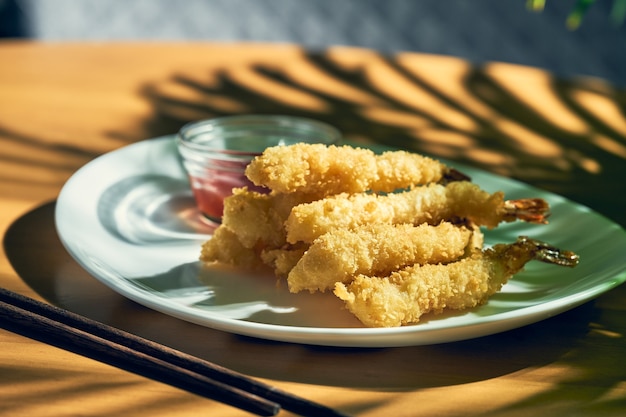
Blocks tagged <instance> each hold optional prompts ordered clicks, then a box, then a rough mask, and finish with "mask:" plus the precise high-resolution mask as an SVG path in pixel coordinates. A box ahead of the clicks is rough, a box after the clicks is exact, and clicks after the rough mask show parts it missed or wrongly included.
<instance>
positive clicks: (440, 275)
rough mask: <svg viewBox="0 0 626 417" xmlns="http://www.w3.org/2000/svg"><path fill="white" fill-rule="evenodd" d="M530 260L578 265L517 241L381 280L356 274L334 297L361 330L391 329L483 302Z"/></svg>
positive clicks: (568, 256)
mask: <svg viewBox="0 0 626 417" xmlns="http://www.w3.org/2000/svg"><path fill="white" fill-rule="evenodd" d="M531 260H539V261H542V262H547V263H553V264H556V265H561V266H569V267H573V266H576V265H577V264H578V256H577V255H576V254H574V253H572V252H569V251H561V250H559V249H557V248H554V247H551V246H549V245H547V244H545V243H543V242H539V241H535V240H532V239H529V238H527V237H520V238H519V239H518V240H517V242H515V243H512V244H498V245H495V246H494V247H493V248H489V249H485V250H484V251H482V252H479V253H476V254H474V255H472V256H470V257H468V258H464V259H461V260H459V261H456V262H453V263H450V264H447V265H442V264H439V265H436V264H427V265H415V266H411V267H408V268H405V269H403V270H399V271H396V272H393V273H392V274H391V275H389V276H388V277H385V278H379V277H373V276H366V275H359V276H357V277H356V278H355V279H354V280H353V281H352V282H351V283H350V284H347V285H346V284H343V283H337V284H336V285H335V291H334V293H335V295H336V296H337V297H339V298H340V299H342V300H343V301H345V303H346V307H347V308H348V310H350V311H351V312H352V313H353V314H354V315H355V316H356V317H357V318H358V319H359V320H360V321H361V322H362V323H363V324H365V325H366V326H370V327H396V326H401V325H405V324H410V323H417V322H418V321H419V319H420V317H421V316H422V315H423V314H425V313H429V312H432V313H441V312H442V311H443V310H444V309H445V308H449V309H456V310H460V309H466V308H472V307H476V306H478V305H481V304H484V303H485V302H486V301H487V299H488V298H489V297H490V296H492V295H493V294H495V293H496V292H497V291H499V290H500V288H501V287H502V286H503V285H504V284H505V283H506V282H507V281H508V280H509V279H510V278H511V277H512V276H513V275H515V274H516V273H518V272H519V271H521V270H522V269H523V268H524V266H525V265H526V263H527V262H529V261H531Z"/></svg>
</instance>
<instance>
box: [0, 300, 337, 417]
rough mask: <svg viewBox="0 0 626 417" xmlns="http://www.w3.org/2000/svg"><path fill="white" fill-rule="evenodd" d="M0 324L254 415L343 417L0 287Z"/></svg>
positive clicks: (1, 326)
mask: <svg viewBox="0 0 626 417" xmlns="http://www.w3.org/2000/svg"><path fill="white" fill-rule="evenodd" d="M0 328H4V329H5V330H8V331H11V332H13V333H16V334H20V335H22V336H26V337H28V338H31V339H34V340H37V341H40V342H43V343H46V344H49V345H52V346H56V347H58V348H61V349H64V350H68V351H71V352H74V353H77V354H79V355H82V356H86V357H89V358H92V359H95V360H98V361H100V362H103V363H106V364H109V365H113V366H115V367H118V368H120V369H124V370H126V371H129V372H132V373H135V374H138V375H142V376H145V377H148V378H150V379H154V380H157V381H160V382H163V383H166V384H169V385H172V386H174V387H177V388H180V389H183V390H185V391H188V392H191V393H194V394H197V395H200V396H202V397H206V398H209V399H212V400H215V401H219V402H222V403H224V404H228V405H231V406H234V407H237V408H240V409H242V410H245V411H248V412H251V413H253V414H257V415H259V416H274V415H276V414H278V412H279V411H280V410H281V408H282V409H285V410H289V411H291V412H293V413H295V414H298V415H301V416H316V417H346V415H345V414H342V413H340V412H338V411H336V410H333V409H331V408H328V407H326V406H324V405H321V404H317V403H314V402H312V401H309V400H306V399H303V398H300V397H298V396H295V395H292V394H289V393H287V392H285V391H282V390H279V389H277V388H275V387H272V386H270V385H267V384H264V383H261V382H259V381H256V380H254V379H252V378H250V377H247V376H245V375H243V374H240V373H237V372H235V371H233V370H230V369H227V368H224V367H222V366H219V365H216V364H213V363H211V362H208V361H205V360H202V359H199V358H197V357H195V356H191V355H188V354H186V353H183V352H180V351H177V350H175V349H172V348H169V347H167V346H163V345H160V344H158V343H155V342H152V341H150V340H147V339H143V338H141V337H138V336H135V335H132V334H130V333H127V332H124V331H122V330H119V329H116V328H113V327H111V326H107V325H105V324H103V323H100V322H97V321H94V320H90V319H88V318H86V317H83V316H80V315H78V314H74V313H72V312H69V311H67V310H63V309H61V308H58V307H55V306H52V305H49V304H45V303H42V302H39V301H36V300H34V299H31V298H28V297H25V296H22V295H20V294H16V293H14V292H11V291H8V290H6V289H3V288H0Z"/></svg>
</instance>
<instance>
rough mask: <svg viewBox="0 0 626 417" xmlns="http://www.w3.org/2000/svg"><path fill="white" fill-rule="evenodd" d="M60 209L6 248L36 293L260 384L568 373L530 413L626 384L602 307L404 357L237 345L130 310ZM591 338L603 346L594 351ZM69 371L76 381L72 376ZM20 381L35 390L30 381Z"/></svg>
mask: <svg viewBox="0 0 626 417" xmlns="http://www.w3.org/2000/svg"><path fill="white" fill-rule="evenodd" d="M54 208H55V204H54V203H49V204H46V205H43V206H41V207H39V208H37V209H35V210H33V211H31V212H29V213H27V214H25V215H24V216H23V217H21V218H20V219H18V220H17V221H16V222H15V223H14V224H13V225H12V226H11V228H10V229H9V231H8V233H7V234H6V236H5V239H4V248H5V251H6V253H7V256H8V259H9V260H10V262H11V264H12V266H13V268H14V269H15V270H16V272H17V273H18V274H19V275H20V277H22V279H23V280H24V282H25V283H26V284H27V285H29V286H30V287H31V288H32V289H33V290H34V291H35V292H37V293H38V294H39V295H41V296H42V297H43V298H45V299H46V300H48V301H49V302H51V303H53V304H55V305H58V306H60V307H62V308H65V309H68V310H70V311H73V312H75V313H78V314H81V315H84V316H86V317H89V318H92V319H95V320H98V321H101V322H103V323H107V324H109V325H112V326H114V327H118V328H121V329H123V330H126V331H129V332H131V333H134V334H138V335H140V336H143V337H145V338H147V339H150V340H154V341H157V342H159V343H162V344H165V345H168V346H171V347H174V348H177V349H179V350H182V351H184V352H188V353H190V354H193V355H196V356H198V357H201V358H205V359H207V360H210V361H213V362H215V363H217V364H219V365H222V366H226V367H228V368H231V369H234V370H236V371H239V372H242V373H245V374H248V375H251V376H253V377H260V378H269V379H274V380H278V381H293V382H298V383H305V384H317V385H323V386H337V387H347V388H353V389H375V390H380V391H381V392H403V391H411V390H415V389H421V388H432V387H444V386H457V385H463V384H470V383H474V382H480V381H487V380H491V379H494V378H499V377H503V378H506V376H507V375H509V374H513V373H520V372H522V373H524V372H529V371H530V370H532V369H538V368H541V367H543V366H549V365H552V364H556V366H560V367H564V368H567V371H566V372H563V373H562V374H563V375H564V376H563V377H562V378H563V379H562V380H557V381H554V383H553V384H551V386H552V387H553V388H552V390H550V391H547V392H542V393H540V394H537V397H536V398H531V399H527V400H526V401H528V407H529V408H532V405H534V404H536V403H537V402H547V401H552V400H553V399H555V398H556V399H559V400H562V401H570V400H576V399H577V398H576V394H575V393H574V392H573V391H572V390H571V386H572V385H573V386H576V384H581V383H584V381H585V380H586V379H591V380H594V381H602V384H603V386H601V387H597V388H598V391H597V397H596V398H594V399H592V400H596V401H597V400H598V399H601V398H602V396H603V394H604V393H606V392H608V391H610V390H611V389H612V388H614V387H616V386H617V385H618V384H620V383H621V382H622V381H621V378H622V373H621V372H620V371H619V370H616V367H615V362H614V360H615V359H616V358H617V356H618V355H619V352H624V351H625V350H626V344H625V339H624V337H623V335H624V334H626V328H624V326H623V323H622V322H621V321H619V320H617V319H616V317H612V316H610V314H613V312H615V314H618V313H619V311H617V310H614V309H605V310H603V311H605V312H606V313H603V314H604V315H603V316H598V312H599V310H597V309H596V308H595V306H594V305H595V302H589V303H586V304H584V305H582V306H580V307H577V308H575V309H573V310H571V311H569V312H566V313H563V314H561V315H559V316H557V317H554V318H550V319H547V320H544V321H542V322H539V323H536V324H533V325H529V326H526V327H523V328H520V329H516V330H511V331H507V332H504V333H500V334H497V335H493V336H486V337H481V338H477V339H473V340H467V341H460V342H454V343H447V344H440V345H431V346H414V347H400V348H335V347H320V346H308V345H298V344H290V343H281V342H273V341H267V340H260V339H255V338H250V337H242V336H236V335H232V334H229V333H224V332H220V331H216V330H212V329H209V328H205V327H202V326H197V325H194V324H191V323H187V322H184V321H181V320H178V319H175V318H172V317H169V316H166V315H164V314H161V313H158V312H155V311H153V310H150V309H148V308H144V307H142V306H139V305H138V304H136V303H134V302H132V301H129V300H128V299H126V298H124V297H122V296H120V295H118V294H117V293H115V292H113V291H112V290H110V289H109V288H107V287H105V286H104V285H103V284H101V283H99V281H97V280H96V279H94V278H93V277H91V276H90V275H89V274H88V273H87V272H86V271H84V270H83V269H82V268H81V267H80V266H79V265H78V264H77V263H76V262H75V261H74V260H73V259H72V258H71V257H70V256H69V255H68V254H67V253H66V252H65V250H64V248H63V246H62V244H61V242H60V241H59V238H58V236H57V234H56V231H55V228H54V220H53V218H54ZM35 235H36V236H37V238H36V239H33V236H35ZM27 245H28V246H29V247H30V248H31V256H30V257H28V258H26V257H24V256H22V255H21V251H20V250H19V249H17V248H23V247H26V246H27ZM35 260H36V261H35ZM607 297H608V298H607ZM611 297H613V298H611ZM620 297H621V298H622V299H623V297H624V288H622V287H619V288H618V289H616V290H614V291H613V292H611V293H609V294H607V295H605V296H604V297H602V298H601V301H600V302H604V303H606V302H607V301H602V300H607V299H608V302H609V303H610V302H612V301H611V300H612V299H614V300H615V302H616V303H617V301H618V300H619V299H620ZM590 339H593V340H595V341H594V343H593V344H591V343H590V342H589V340H590ZM277 355H278V356H279V357H280V358H281V360H280V361H279V362H278V361H276V357H277ZM64 372H67V373H68V375H67V376H68V377H72V372H73V371H72V370H71V369H69V370H67V371H64ZM56 377H57V378H62V376H59V375H57V376H56ZM20 378H23V379H24V380H23V381H21V382H24V383H28V378H29V376H28V374H27V373H24V375H22V376H21V377H20ZM13 382H15V381H13ZM33 382H34V381H33ZM1 384H2V383H0V385H1ZM90 386H91V387H92V388H93V389H94V390H97V389H100V388H102V385H101V384H91V385H90ZM25 392H27V390H25ZM25 395H26V394H25ZM55 395H56V394H55ZM585 400H590V399H585ZM522 405H524V404H522ZM372 406H375V405H372ZM347 407H348V408H349V405H347ZM494 415H498V414H497V413H496V414H494Z"/></svg>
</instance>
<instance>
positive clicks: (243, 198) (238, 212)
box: [220, 188, 312, 248]
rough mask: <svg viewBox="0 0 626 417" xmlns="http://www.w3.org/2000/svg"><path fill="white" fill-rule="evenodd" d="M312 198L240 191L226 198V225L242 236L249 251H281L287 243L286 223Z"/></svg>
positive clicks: (234, 191)
mask: <svg viewBox="0 0 626 417" xmlns="http://www.w3.org/2000/svg"><path fill="white" fill-rule="evenodd" d="M309 201H312V197H311V196H308V195H305V194H300V193H291V194H262V193H258V192H256V191H250V190H248V189H247V188H236V189H234V190H233V195H231V196H229V197H227V198H225V199H224V215H223V217H222V225H221V226H220V227H227V228H228V229H230V230H231V231H232V232H233V233H234V234H236V235H237V236H238V237H239V241H240V242H241V244H242V245H243V246H244V247H246V248H253V247H260V248H266V247H269V248H280V247H281V246H283V245H284V244H285V243H286V232H285V228H284V222H285V220H287V217H289V214H290V213H291V209H292V208H293V207H294V206H296V205H298V204H301V203H303V202H309Z"/></svg>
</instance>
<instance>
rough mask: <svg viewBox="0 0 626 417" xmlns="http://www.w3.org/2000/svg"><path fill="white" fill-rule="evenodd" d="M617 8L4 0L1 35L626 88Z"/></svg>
mask: <svg viewBox="0 0 626 417" xmlns="http://www.w3.org/2000/svg"><path fill="white" fill-rule="evenodd" d="M611 4H612V0H598V2H597V4H595V5H593V6H592V7H591V9H590V10H589V11H588V13H587V16H586V17H585V20H584V21H583V24H582V26H581V27H580V28H579V29H578V30H576V31H570V30H568V29H567V28H566V26H565V19H566V16H567V14H568V13H569V11H570V10H571V8H572V5H573V0H547V4H546V9H545V10H544V11H543V12H542V13H533V12H530V11H528V10H527V9H526V0H0V15H2V14H4V15H5V17H0V27H2V26H4V27H5V28H6V29H10V28H9V27H10V26H11V25H13V26H14V27H13V35H11V34H9V36H24V37H29V38H34V39H41V40H46V41H66V40H96V41H100V40H147V39H150V40H220V41H231V40H250V41H272V42H297V43H300V44H302V45H304V46H306V47H308V48H311V49H320V48H323V47H325V46H328V45H353V46H362V47H368V48H374V49H377V50H379V51H381V52H385V53H393V52H396V51H418V52H427V53H436V54H445V55H454V56H459V57H462V58H466V59H468V60H470V61H472V62H475V63H480V62H485V61H503V62H511V63H518V64H524V65H531V66H536V67H540V68H544V69H548V70H550V71H553V72H554V73H556V74H557V75H559V76H562V77H571V76H576V75H592V76H597V77H601V78H604V79H607V80H609V81H611V82H613V83H615V84H617V85H619V86H622V87H623V86H626V43H625V40H626V27H625V26H626V25H622V26H615V25H612V24H611V23H610V20H609V17H608V16H609V11H610V7H611ZM2 9H5V10H4V11H2ZM7 16H8V17H7ZM5 32H9V30H5ZM0 35H2V31H1V29H0ZM5 36H6V35H5Z"/></svg>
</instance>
